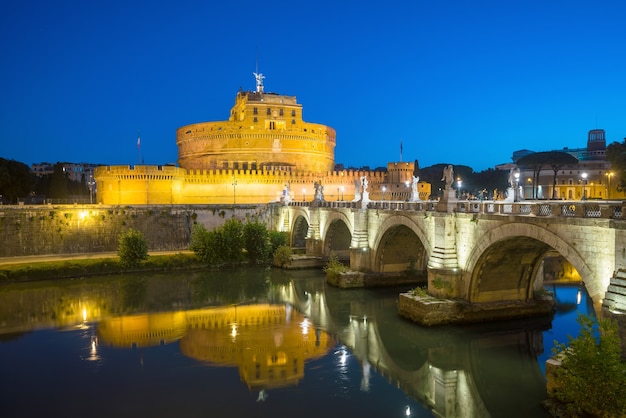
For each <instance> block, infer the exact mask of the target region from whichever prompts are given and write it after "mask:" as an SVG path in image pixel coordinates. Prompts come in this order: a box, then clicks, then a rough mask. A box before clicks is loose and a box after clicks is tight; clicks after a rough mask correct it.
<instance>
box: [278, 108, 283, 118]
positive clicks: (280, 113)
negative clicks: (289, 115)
mask: <svg viewBox="0 0 626 418" xmlns="http://www.w3.org/2000/svg"><path fill="white" fill-rule="evenodd" d="M278 114H279V115H280V116H282V115H283V109H282V108H281V109H280V110H279V111H278Z"/></svg>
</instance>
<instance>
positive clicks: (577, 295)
mask: <svg viewBox="0 0 626 418" xmlns="http://www.w3.org/2000/svg"><path fill="white" fill-rule="evenodd" d="M582 300H583V292H581V291H580V289H578V293H577V294H576V305H580V302H581V301H582Z"/></svg>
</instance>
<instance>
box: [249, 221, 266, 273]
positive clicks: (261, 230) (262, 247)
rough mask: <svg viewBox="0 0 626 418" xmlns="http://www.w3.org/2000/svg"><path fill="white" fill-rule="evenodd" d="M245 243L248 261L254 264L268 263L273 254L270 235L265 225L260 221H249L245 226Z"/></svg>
mask: <svg viewBox="0 0 626 418" xmlns="http://www.w3.org/2000/svg"><path fill="white" fill-rule="evenodd" d="M243 241H244V245H245V247H244V248H245V250H246V255H247V257H248V261H249V262H250V263H252V264H262V263H265V262H267V260H268V258H269V256H270V254H271V252H270V250H271V248H270V239H269V233H268V232H267V227H266V226H265V224H262V223H260V222H259V221H258V220H256V219H255V220H254V221H248V222H247V223H246V224H245V225H244V226H243Z"/></svg>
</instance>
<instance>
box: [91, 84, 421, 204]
mask: <svg viewBox="0 0 626 418" xmlns="http://www.w3.org/2000/svg"><path fill="white" fill-rule="evenodd" d="M255 77H256V89H255V91H241V90H240V91H239V92H238V93H237V96H236V98H235V104H234V106H233V107H232V108H231V111H230V116H229V119H228V120H227V121H219V122H201V123H195V124H191V125H186V126H183V127H180V128H178V129H177V131H176V145H177V147H178V165H179V166H178V167H177V166H172V165H158V166H147V165H138V166H127V165H126V166H101V167H98V168H97V169H96V170H95V173H94V177H95V179H96V189H97V201H98V203H103V204H111V205H119V204H246V203H250V204H252V203H267V202H270V201H279V200H281V199H285V198H286V197H287V198H288V199H289V200H292V201H298V200H308V201H310V200H313V197H314V192H315V190H314V185H315V184H316V183H317V184H318V185H321V186H322V187H323V193H324V199H325V200H327V201H328V200H333V201H335V200H347V201H349V200H352V199H353V198H354V197H355V187H356V186H355V185H356V184H357V183H358V181H359V180H360V178H361V177H363V176H365V177H367V180H368V182H369V192H370V198H371V199H380V198H382V197H383V193H384V191H387V193H388V195H387V196H389V197H388V199H389V198H390V197H391V196H393V197H394V198H397V199H398V200H407V199H409V197H410V190H409V189H408V184H409V182H410V180H411V178H412V177H411V175H412V172H413V163H390V165H389V167H388V172H387V173H385V172H381V171H360V170H336V169H335V145H336V134H335V130H334V129H333V128H331V127H329V126H326V125H322V124H317V123H310V122H305V121H304V120H303V118H302V105H301V104H299V103H298V102H297V100H296V97H295V96H286V95H280V94H276V93H267V92H265V91H264V86H263V78H264V76H263V75H262V74H256V73H255ZM409 165H410V167H409ZM409 172H410V173H411V174H409ZM392 181H393V183H392ZM419 190H420V197H421V198H422V199H425V198H428V196H429V195H430V185H428V184H427V183H423V182H422V183H420V187H419Z"/></svg>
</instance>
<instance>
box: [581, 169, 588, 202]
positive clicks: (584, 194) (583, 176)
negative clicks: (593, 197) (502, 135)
mask: <svg viewBox="0 0 626 418" xmlns="http://www.w3.org/2000/svg"><path fill="white" fill-rule="evenodd" d="M581 176H582V178H583V200H587V189H586V188H585V186H586V185H587V173H586V172H584V173H582V174H581Z"/></svg>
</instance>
